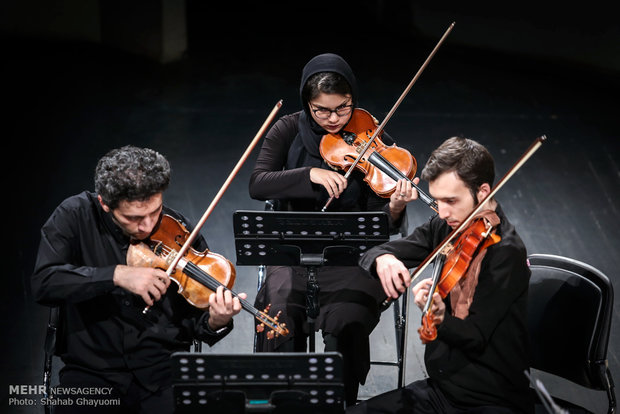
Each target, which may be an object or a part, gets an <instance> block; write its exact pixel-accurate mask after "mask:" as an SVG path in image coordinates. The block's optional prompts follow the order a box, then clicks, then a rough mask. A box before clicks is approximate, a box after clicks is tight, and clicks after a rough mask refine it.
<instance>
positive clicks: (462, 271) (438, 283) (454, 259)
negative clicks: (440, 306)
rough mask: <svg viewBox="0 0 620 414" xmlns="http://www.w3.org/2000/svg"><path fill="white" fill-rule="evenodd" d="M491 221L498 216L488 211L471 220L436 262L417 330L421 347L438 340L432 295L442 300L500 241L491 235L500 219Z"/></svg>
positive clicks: (499, 238)
mask: <svg viewBox="0 0 620 414" xmlns="http://www.w3.org/2000/svg"><path fill="white" fill-rule="evenodd" d="M493 216H494V217H493ZM493 219H497V216H496V215H495V213H493V212H492V211H490V210H488V211H486V212H484V213H482V214H480V215H478V216H476V217H474V218H473V219H472V221H471V222H470V223H469V225H468V226H467V227H466V228H465V229H464V230H463V231H462V232H461V233H460V234H459V235H458V236H457V237H456V238H455V239H454V240H453V241H451V242H450V243H449V244H448V245H447V246H446V247H445V248H444V250H443V251H442V253H441V254H440V255H439V256H438V257H437V258H436V259H435V268H434V269H435V270H434V272H433V278H432V282H433V283H432V284H431V289H430V290H429V296H428V299H427V301H426V305H425V307H424V309H423V310H422V324H421V326H420V328H419V329H418V333H419V334H420V340H421V341H422V343H423V344H426V343H428V342H431V341H434V340H435V339H436V338H437V327H436V326H435V317H434V314H433V312H432V311H431V309H430V308H431V304H432V301H433V294H434V292H435V291H437V292H439V295H440V296H441V298H442V299H445V298H446V296H448V293H450V291H451V290H452V289H453V288H454V286H456V284H457V283H459V281H460V280H461V279H463V278H465V277H466V276H467V271H468V270H469V267H470V264H471V263H472V260H473V259H474V257H476V256H477V255H478V254H480V253H481V252H482V251H483V250H484V249H486V248H487V247H489V246H491V245H493V244H495V243H498V242H499V241H500V240H501V237H500V236H499V235H497V234H495V233H494V231H495V228H496V227H497V225H498V224H499V220H498V219H497V220H493Z"/></svg>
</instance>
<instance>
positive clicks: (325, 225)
mask: <svg viewBox="0 0 620 414" xmlns="http://www.w3.org/2000/svg"><path fill="white" fill-rule="evenodd" d="M233 226H234V232H235V247H236V252H237V265H254V266H255V265H277V266H304V267H305V268H306V271H307V275H308V281H307V289H306V308H307V309H306V313H307V315H308V325H309V336H310V346H309V352H314V351H315V344H314V321H315V319H316V317H317V316H318V314H319V306H320V304H319V291H320V286H319V284H318V282H317V279H316V274H317V269H318V268H319V267H320V266H323V265H330V266H357V262H358V260H359V258H360V256H361V255H362V254H364V253H365V252H366V251H367V250H368V249H370V248H371V247H373V246H376V245H378V244H382V243H385V242H387V241H389V239H390V236H389V225H388V217H387V214H386V213H385V212H383V211H375V212H335V213H324V212H292V211H250V210H238V211H236V212H235V213H234V214H233Z"/></svg>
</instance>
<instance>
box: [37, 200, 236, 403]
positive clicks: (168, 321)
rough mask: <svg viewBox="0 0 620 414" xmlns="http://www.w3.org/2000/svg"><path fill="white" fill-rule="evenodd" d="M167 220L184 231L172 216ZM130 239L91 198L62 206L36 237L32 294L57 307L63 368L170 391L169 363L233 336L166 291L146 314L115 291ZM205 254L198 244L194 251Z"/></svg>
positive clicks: (121, 384) (132, 298)
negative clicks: (198, 345)
mask: <svg viewBox="0 0 620 414" xmlns="http://www.w3.org/2000/svg"><path fill="white" fill-rule="evenodd" d="M164 213H165V214H169V215H171V216H173V217H174V218H176V219H178V220H180V221H181V222H182V223H183V224H184V225H185V226H186V227H187V225H186V224H185V223H184V221H185V220H184V218H183V217H182V216H181V215H180V214H179V213H177V212H175V211H174V210H172V209H169V208H167V207H164ZM128 247H129V238H128V237H127V236H126V235H125V234H124V233H123V232H122V230H121V229H120V227H118V226H117V225H116V224H115V223H114V222H113V221H112V218H111V217H110V214H108V213H105V212H104V211H103V209H102V208H101V205H100V204H99V201H98V200H97V197H96V195H95V194H94V193H90V192H83V193H81V194H78V195H75V196H73V197H70V198H68V199H66V200H65V201H63V202H62V203H61V204H60V205H59V206H58V207H57V208H56V210H55V211H54V213H53V214H52V215H51V217H50V218H49V219H48V220H47V222H46V223H45V224H44V226H43V227H42V229H41V242H40V246H39V252H38V256H37V261H36V264H35V270H34V274H33V276H32V291H33V294H34V296H35V299H36V301H37V302H38V303H40V304H43V305H47V306H60V309H61V326H60V330H59V332H58V339H57V353H58V354H59V355H60V356H61V358H62V360H63V362H64V363H65V366H66V367H67V368H73V369H79V370H83V371H87V372H91V373H93V374H95V375H100V376H102V377H104V378H105V379H106V380H108V381H110V382H111V383H112V384H114V385H116V386H117V387H118V388H119V389H120V390H121V391H125V390H126V389H127V388H128V386H129V384H130V383H131V381H132V379H133V377H134V376H135V378H136V379H137V380H138V381H139V382H140V383H141V384H142V385H143V386H144V387H146V388H147V389H149V390H151V391H156V390H157V389H159V388H160V387H161V386H163V385H167V384H169V383H170V377H171V371H170V363H169V360H170V355H171V354H172V353H173V352H176V351H187V350H189V346H190V344H191V341H192V340H193V339H194V338H196V339H200V340H202V341H204V342H206V343H208V344H209V345H212V344H214V343H215V342H217V341H218V340H220V339H221V338H223V337H224V336H225V335H226V334H227V333H228V332H229V331H230V329H231V328H232V323H231V324H229V326H228V327H227V329H225V330H223V331H220V332H219V333H215V332H213V331H211V329H209V327H208V325H207V321H208V318H209V314H208V312H204V311H202V310H200V309H197V308H195V307H193V306H191V305H190V304H189V303H187V301H186V300H185V299H184V298H183V297H182V296H181V295H180V294H178V293H177V290H178V286H177V284H176V283H175V282H174V281H173V282H172V283H171V284H170V287H169V288H168V291H167V292H166V294H165V295H164V296H162V298H161V299H160V300H159V301H157V302H156V303H155V305H154V306H153V307H151V309H150V310H149V312H148V313H147V314H146V315H145V314H143V312H142V311H143V309H144V308H145V306H146V304H145V303H144V301H143V300H142V298H141V297H140V296H138V295H134V294H132V293H130V292H128V291H126V290H125V289H123V288H120V287H117V286H115V285H114V283H113V275H114V269H115V267H116V265H118V264H121V265H124V264H126V254H127V249H128ZM193 247H194V248H196V249H197V250H199V251H204V250H205V249H206V247H207V244H206V242H205V240H204V238H202V237H198V238H197V240H196V242H195V243H194V245H193Z"/></svg>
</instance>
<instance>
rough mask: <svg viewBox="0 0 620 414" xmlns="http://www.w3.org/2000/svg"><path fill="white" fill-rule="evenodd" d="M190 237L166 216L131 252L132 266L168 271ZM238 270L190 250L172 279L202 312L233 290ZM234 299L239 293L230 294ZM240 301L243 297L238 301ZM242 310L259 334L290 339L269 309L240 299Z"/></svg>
mask: <svg viewBox="0 0 620 414" xmlns="http://www.w3.org/2000/svg"><path fill="white" fill-rule="evenodd" d="M189 235H190V233H189V231H187V229H186V228H185V227H184V226H183V224H181V223H180V222H179V221H177V220H176V219H174V218H173V217H171V216H169V215H167V214H164V215H162V218H161V221H160V223H159V225H158V227H157V229H156V230H155V232H154V233H153V234H152V235H151V236H150V237H149V239H148V240H147V241H146V242H140V243H135V244H131V245H130V246H129V249H128V251H127V264H128V265H129V266H142V267H153V268H159V269H162V270H165V269H167V268H168V266H169V264H170V263H171V262H172V261H173V260H177V257H178V254H179V249H180V248H181V247H182V246H183V245H184V243H185V242H186V240H187V239H188V237H189ZM235 275H236V271H235V267H234V266H233V264H232V263H231V262H230V261H229V260H228V259H226V258H225V257H224V256H222V255H220V254H218V253H214V252H211V251H209V250H208V249H207V250H205V251H204V252H198V251H196V250H195V249H193V248H191V247H190V248H188V249H187V250H186V252H185V254H184V255H183V257H182V258H179V259H178V265H177V266H176V267H175V269H174V270H173V272H172V273H171V274H170V275H169V276H170V278H171V279H172V280H173V281H174V282H176V284H177V285H178V293H179V294H181V295H182V296H183V297H184V298H185V300H187V302H189V303H190V304H192V305H193V306H195V307H197V308H199V309H206V308H208V307H209V296H211V294H212V293H214V292H215V290H217V288H218V287H219V286H224V288H225V289H227V290H230V289H231V288H232V286H233V284H234V282H235ZM230 292H231V293H232V295H233V296H234V297H238V295H237V293H235V292H234V291H232V290H230ZM238 298H239V297H238ZM239 301H240V303H241V306H242V307H243V309H244V310H246V311H248V312H249V313H251V314H252V315H254V317H255V318H256V319H257V320H258V321H259V322H260V324H259V325H257V328H256V329H257V331H259V332H262V331H263V330H264V329H265V327H268V328H269V329H270V331H269V332H268V333H267V337H268V338H269V339H272V338H273V337H274V336H279V335H282V336H286V335H288V333H289V331H288V329H287V328H286V324H285V323H279V322H278V317H279V316H280V314H279V313H278V315H276V316H275V317H270V316H269V315H267V312H268V311H269V307H268V308H267V309H265V310H264V311H262V312H261V311H259V310H258V309H256V308H254V307H253V306H252V305H250V303H249V302H248V301H246V300H244V299H241V298H239Z"/></svg>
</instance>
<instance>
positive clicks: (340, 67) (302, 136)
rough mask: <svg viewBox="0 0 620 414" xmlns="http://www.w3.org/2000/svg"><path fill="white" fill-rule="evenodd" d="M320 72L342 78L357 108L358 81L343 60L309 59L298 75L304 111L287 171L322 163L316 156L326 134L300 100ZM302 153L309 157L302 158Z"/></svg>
mask: <svg viewBox="0 0 620 414" xmlns="http://www.w3.org/2000/svg"><path fill="white" fill-rule="evenodd" d="M320 72H335V73H338V74H339V75H341V76H342V77H344V78H345V79H346V81H347V82H348V83H349V86H350V87H351V92H352V95H353V96H352V102H353V105H354V106H356V105H357V99H358V92H357V81H356V80H355V75H354V74H353V71H352V70H351V67H350V66H349V64H348V63H347V62H346V61H345V60H344V59H343V58H341V57H340V56H338V55H335V54H333V53H324V54H322V55H318V56H315V57H313V58H312V59H310V61H309V62H308V63H306V66H304V69H303V71H302V74H301V84H300V86H299V96H300V99H301V101H302V102H301V106H302V108H303V111H302V113H301V116H300V117H299V132H298V134H297V136H296V137H295V140H294V141H293V143H292V144H291V148H290V149H289V153H288V161H287V166H286V167H287V169H292V168H297V167H301V166H312V167H320V166H321V165H322V161H323V160H322V158H321V154H320V153H319V144H320V142H321V138H322V137H323V135H325V134H327V131H325V130H324V129H323V128H321V127H320V126H319V124H317V123H316V122H315V121H314V119H313V118H312V116H311V115H310V109H309V108H308V103H307V102H304V101H303V97H302V91H303V89H304V86H305V84H306V82H307V81H308V79H309V78H310V77H311V76H312V75H314V74H316V73H320ZM304 150H305V151H304ZM304 152H305V153H306V154H307V155H309V156H310V157H308V156H305V155H304Z"/></svg>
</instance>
